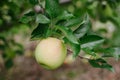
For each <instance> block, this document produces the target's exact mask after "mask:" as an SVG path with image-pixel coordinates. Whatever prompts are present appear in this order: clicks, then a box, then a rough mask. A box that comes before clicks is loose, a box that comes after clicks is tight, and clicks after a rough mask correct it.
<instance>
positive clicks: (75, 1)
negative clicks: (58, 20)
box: [0, 0, 120, 80]
mask: <svg viewBox="0 0 120 80" xmlns="http://www.w3.org/2000/svg"><path fill="white" fill-rule="evenodd" d="M33 1H35V0H0V80H108V79H109V80H119V79H120V77H119V74H120V69H119V68H120V66H119V65H120V61H118V62H114V60H112V61H111V59H110V62H111V64H114V67H115V69H116V71H117V72H116V73H110V72H108V71H107V70H102V69H94V68H92V67H91V66H90V65H89V64H88V63H87V62H86V61H84V60H80V59H78V60H76V61H75V62H73V63H72V64H64V65H63V66H62V67H61V68H59V69H57V70H55V71H47V70H44V69H43V68H41V67H40V66H39V65H38V64H37V63H36V61H35V60H34V48H35V46H36V44H37V41H30V36H31V32H32V30H33V29H34V28H35V27H36V24H35V23H34V21H32V20H31V18H28V20H30V21H31V22H30V23H29V24H23V23H20V22H19V20H20V18H21V17H22V16H23V14H25V13H27V12H29V11H31V10H34V11H35V12H37V13H39V12H41V7H40V6H39V5H33V4H34V3H33ZM39 1H40V3H41V4H42V5H43V6H44V4H45V1H44V0H39ZM60 5H61V7H62V8H64V9H66V10H68V11H69V12H71V13H73V14H74V15H75V16H78V17H79V16H82V15H83V14H84V13H85V12H88V14H89V15H90V19H91V22H92V30H93V31H94V32H95V33H96V34H99V35H101V36H102V37H104V38H105V39H106V42H105V43H104V44H105V45H106V46H111V47H113V46H118V47H120V0H60ZM91 73H92V74H94V75H92V74H91Z"/></svg>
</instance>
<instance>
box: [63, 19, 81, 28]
mask: <svg viewBox="0 0 120 80" xmlns="http://www.w3.org/2000/svg"><path fill="white" fill-rule="evenodd" d="M82 21H83V20H82V19H81V18H72V19H69V20H67V21H66V22H65V23H64V26H66V27H74V26H76V25H80V24H81V22H82Z"/></svg>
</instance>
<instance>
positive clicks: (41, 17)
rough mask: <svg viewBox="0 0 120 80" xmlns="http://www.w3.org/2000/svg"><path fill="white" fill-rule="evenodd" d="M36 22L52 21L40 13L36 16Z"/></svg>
mask: <svg viewBox="0 0 120 80" xmlns="http://www.w3.org/2000/svg"><path fill="white" fill-rule="evenodd" d="M36 22H37V23H43V24H46V23H50V20H49V19H48V18H47V17H46V16H44V15H43V14H38V15H37V16H36Z"/></svg>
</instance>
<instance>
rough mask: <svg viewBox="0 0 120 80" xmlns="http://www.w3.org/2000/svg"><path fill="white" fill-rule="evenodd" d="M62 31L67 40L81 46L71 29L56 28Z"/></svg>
mask: <svg viewBox="0 0 120 80" xmlns="http://www.w3.org/2000/svg"><path fill="white" fill-rule="evenodd" d="M56 27H57V28H58V29H59V30H60V31H62V32H63V34H64V35H65V36H66V38H67V39H68V40H69V41H71V42H72V43H75V44H79V42H78V40H77V38H76V37H75V36H74V34H73V32H72V30H71V29H69V28H68V27H65V26H56Z"/></svg>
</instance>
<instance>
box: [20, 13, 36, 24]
mask: <svg viewBox="0 0 120 80" xmlns="http://www.w3.org/2000/svg"><path fill="white" fill-rule="evenodd" d="M34 16H35V13H34V12H33V11H30V12H28V13H26V14H24V16H22V17H21V18H20V20H19V21H20V22H22V23H28V22H30V21H32V20H33V19H34Z"/></svg>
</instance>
